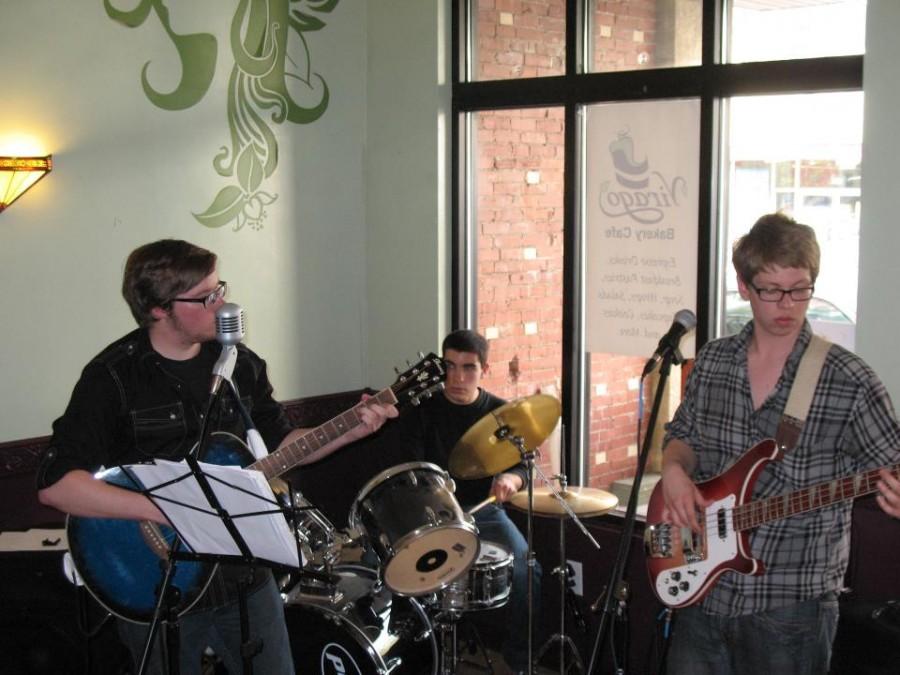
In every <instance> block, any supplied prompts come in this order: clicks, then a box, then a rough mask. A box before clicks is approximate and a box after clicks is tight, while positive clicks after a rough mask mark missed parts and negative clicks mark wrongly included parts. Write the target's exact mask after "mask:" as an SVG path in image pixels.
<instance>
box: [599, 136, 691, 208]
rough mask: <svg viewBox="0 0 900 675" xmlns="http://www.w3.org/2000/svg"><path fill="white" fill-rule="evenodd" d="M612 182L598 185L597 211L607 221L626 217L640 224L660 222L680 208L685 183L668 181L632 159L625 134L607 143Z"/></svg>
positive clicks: (645, 162)
mask: <svg viewBox="0 0 900 675" xmlns="http://www.w3.org/2000/svg"><path fill="white" fill-rule="evenodd" d="M609 154H610V157H611V158H612V164H613V169H614V170H615V173H616V180H615V181H614V182H613V181H604V182H603V183H601V184H600V210H601V211H602V212H603V214H604V215H606V216H608V217H610V218H622V217H629V218H631V219H632V220H634V221H636V222H638V223H640V224H642V225H653V224H656V223H658V222H660V221H661V220H662V219H663V218H664V217H665V215H666V212H667V211H668V210H669V209H672V208H676V207H678V206H680V204H679V199H682V198H685V197H687V181H686V180H685V178H684V177H683V176H674V177H673V178H672V179H671V180H670V179H668V178H666V176H664V175H663V174H662V173H661V172H659V171H652V170H651V169H650V162H649V160H648V159H647V158H646V157H645V158H644V159H643V160H641V161H637V160H636V159H635V151H634V139H632V138H631V134H630V132H628V131H620V132H619V133H618V134H617V135H616V138H615V139H614V140H613V141H612V142H611V143H610V144H609Z"/></svg>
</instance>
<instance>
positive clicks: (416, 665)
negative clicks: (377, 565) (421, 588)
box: [284, 565, 438, 675]
mask: <svg viewBox="0 0 900 675" xmlns="http://www.w3.org/2000/svg"><path fill="white" fill-rule="evenodd" d="M332 574H333V575H334V576H335V577H336V578H337V582H336V583H334V584H329V583H323V582H321V581H310V582H301V583H300V584H298V585H297V586H296V587H295V588H294V589H293V590H292V591H291V592H290V593H289V594H288V596H287V601H286V604H285V610H284V611H285V620H286V622H287V628H288V634H289V635H290V640H291V653H292V654H293V657H294V669H295V670H296V671H297V673H298V675H338V674H341V675H343V674H346V675H387V674H388V673H390V674H391V675H427V674H428V673H431V675H435V674H436V673H437V667H438V651H437V642H436V640H435V637H434V634H433V630H432V627H431V622H430V621H429V620H428V615H427V614H426V613H425V611H424V610H423V609H422V607H421V606H420V605H419V603H418V602H417V601H416V600H415V599H413V598H404V597H400V596H394V595H392V594H391V592H390V591H389V590H388V589H387V588H385V587H384V586H383V584H382V583H381V581H380V580H379V579H378V574H377V572H376V571H375V570H372V569H370V568H368V567H362V566H360V565H341V566H338V567H335V568H334V569H333V570H332Z"/></svg>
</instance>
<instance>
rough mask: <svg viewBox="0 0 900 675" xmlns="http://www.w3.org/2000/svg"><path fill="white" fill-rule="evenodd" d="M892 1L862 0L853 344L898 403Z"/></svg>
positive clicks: (896, 93) (898, 103) (898, 23)
mask: <svg viewBox="0 0 900 675" xmlns="http://www.w3.org/2000/svg"><path fill="white" fill-rule="evenodd" d="M898 30H900V3H897V2H896V1H895V0H869V3H868V9H867V16H866V63H865V69H864V73H863V88H864V93H865V121H864V123H863V161H862V170H863V177H862V217H861V222H860V239H859V306H858V310H857V335H856V349H857V351H858V352H859V354H860V355H861V356H862V357H863V358H865V359H866V361H868V362H869V365H871V366H872V367H873V368H874V369H875V372H877V373H878V374H879V375H880V376H881V379H882V380H883V381H884V383H885V385H886V386H887V388H888V391H890V393H891V397H892V398H893V399H894V405H895V406H897V405H900V357H898V350H897V336H898V335H900V312H898V309H900V301H898V299H897V298H898V293H897V270H898V267H900V265H898V256H900V215H898V206H897V157H900V134H898V133H897V110H898V109H900V75H898V71H897V62H898V59H900V44H898V42H897V31H898Z"/></svg>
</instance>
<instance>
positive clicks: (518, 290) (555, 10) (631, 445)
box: [475, 0, 656, 487]
mask: <svg viewBox="0 0 900 675" xmlns="http://www.w3.org/2000/svg"><path fill="white" fill-rule="evenodd" d="M655 11H656V0H631V1H630V2H624V1H618V2H611V1H610V2H604V1H602V0H599V1H598V2H596V3H595V16H594V36H595V37H594V43H593V47H594V53H595V59H594V61H595V67H596V68H598V69H603V70H621V69H625V68H629V69H630V68H637V67H647V66H652V65H653V63H652V62H653V59H652V55H653V53H654V40H655V31H654V25H655V18H654V17H655ZM477 12H478V16H477V29H476V30H477V75H476V77H477V79H509V78H518V77H539V76H546V75H560V74H562V73H564V71H565V62H564V57H565V21H564V13H565V3H564V1H563V0H479V2H478V4H477ZM475 120H476V121H475V129H476V133H477V137H476V157H477V181H476V200H477V201H476V203H477V215H476V221H477V278H478V281H477V303H478V306H477V326H478V329H479V330H480V331H481V332H483V333H484V334H485V335H486V336H487V337H488V338H489V340H490V343H491V364H492V370H491V372H490V373H489V375H488V377H487V379H486V381H485V385H486V386H487V388H488V389H490V390H491V391H493V392H495V393H497V394H498V395H500V396H504V397H505V398H509V399H512V398H518V397H521V396H527V395H530V394H534V393H537V392H540V391H550V392H558V391H559V388H560V385H561V383H560V376H561V372H562V302H563V297H562V286H563V279H562V257H563V237H562V234H563V231H562V215H563V166H564V153H563V143H564V117H563V110H562V109H560V108H530V109H517V110H501V111H483V112H478V113H476V114H475ZM643 361H644V360H643V359H640V358H634V357H625V356H619V355H614V354H595V355H592V357H591V372H590V382H591V410H590V431H589V438H590V448H589V449H588V453H589V457H590V460H589V463H590V484H591V485H593V486H600V487H607V486H608V485H609V484H610V483H611V482H612V481H613V480H615V479H617V478H620V477H623V476H627V475H629V474H632V473H633V472H634V463H635V459H634V453H635V450H636V445H635V444H636V436H635V431H636V424H637V416H638V406H637V394H638V392H637V391H636V386H637V376H638V375H639V373H640V369H641V367H642V366H643ZM547 450H549V451H550V453H551V454H552V452H553V450H552V449H550V448H547ZM540 464H541V465H542V466H543V467H544V468H545V469H547V470H548V471H549V469H550V459H549V455H544V456H543V458H542V459H541V461H540Z"/></svg>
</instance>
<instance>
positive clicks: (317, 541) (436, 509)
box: [285, 394, 617, 675]
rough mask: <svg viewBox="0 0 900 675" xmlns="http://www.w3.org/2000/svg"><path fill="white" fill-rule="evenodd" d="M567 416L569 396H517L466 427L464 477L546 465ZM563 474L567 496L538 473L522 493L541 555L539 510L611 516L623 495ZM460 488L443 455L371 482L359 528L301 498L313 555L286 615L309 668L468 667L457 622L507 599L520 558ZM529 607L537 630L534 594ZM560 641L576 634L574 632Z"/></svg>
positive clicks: (456, 457)
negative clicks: (348, 554) (485, 536)
mask: <svg viewBox="0 0 900 675" xmlns="http://www.w3.org/2000/svg"><path fill="white" fill-rule="evenodd" d="M558 419H559V401H557V400H556V399H555V398H553V397H551V396H546V395H540V394H539V395H535V396H531V397H527V398H523V399H517V400H515V401H511V402H510V403H507V404H505V405H503V406H501V407H500V408H498V409H496V410H495V411H493V412H492V413H489V414H488V415H487V416H485V417H484V418H482V419H481V420H479V421H478V422H476V423H475V425H474V426H473V427H472V428H471V429H469V430H468V431H467V432H466V434H465V435H464V436H463V438H461V439H460V441H459V442H458V443H457V444H456V446H454V448H453V450H452V452H451V456H450V471H451V473H452V474H453V475H454V476H456V477H458V478H463V479H470V478H483V477H487V476H492V475H494V474H496V473H500V472H502V471H504V470H506V469H509V468H511V467H512V466H514V465H516V464H518V463H519V462H520V461H522V460H523V458H524V459H525V460H526V463H527V464H528V465H529V469H532V468H534V469H537V471H538V472H540V469H539V468H537V467H535V466H534V464H533V457H534V451H535V449H536V448H537V446H538V445H539V444H540V443H541V442H543V440H544V439H545V438H546V437H547V436H548V435H549V434H550V432H551V431H553V428H554V427H555V426H556V422H557V420H558ZM505 441H509V442H505ZM528 448H530V450H529V449H528ZM530 473H531V472H529V475H530ZM562 484H563V493H562V494H560V493H559V492H558V491H556V490H555V489H554V488H553V487H552V486H550V488H549V490H545V489H541V490H538V491H532V489H531V485H530V482H529V486H528V487H529V490H528V493H527V494H526V493H517V494H516V495H514V497H513V499H512V500H511V503H512V505H514V506H516V507H518V508H523V509H524V510H526V511H527V512H528V517H529V532H528V550H529V555H530V556H533V553H531V551H532V546H531V522H530V518H531V514H532V512H535V511H536V512H538V513H539V514H543V515H548V516H557V517H558V516H560V515H563V516H564V515H565V514H566V513H568V514H569V515H572V516H575V512H574V511H573V506H574V507H575V510H576V511H580V512H581V513H582V514H583V515H585V514H586V515H599V514H600V513H605V512H606V511H609V510H611V509H612V508H614V507H615V505H616V503H617V501H616V498H615V496H613V495H610V494H609V493H604V492H602V491H600V490H593V492H594V493H602V498H600V499H597V498H594V497H593V496H592V495H591V494H589V491H590V489H589V488H576V489H575V490H576V491H575V492H566V490H565V481H564V479H563V480H562ZM455 489H456V486H455V483H454V481H453V479H452V478H451V476H450V474H449V473H447V472H446V471H444V470H443V469H441V468H440V467H438V466H436V465H434V464H430V463H427V462H408V463H405V464H400V465H398V466H394V467H391V468H389V469H387V470H385V471H382V472H381V473H379V474H378V475H377V476H375V477H374V478H372V480H370V481H369V482H368V483H367V484H366V485H365V486H364V487H363V488H362V490H360V492H359V494H358V495H357V497H356V499H355V500H354V502H353V504H352V506H351V508H350V513H349V525H350V528H349V532H350V534H348V533H344V532H340V531H338V530H336V529H335V528H334V527H333V526H332V525H331V523H329V522H328V520H327V518H325V517H324V516H323V515H322V514H321V513H319V512H318V511H317V510H316V509H315V508H314V507H313V506H312V505H311V504H309V503H308V502H307V501H306V500H304V499H303V498H302V496H296V497H295V498H296V499H298V500H299V508H298V509H295V510H297V511H298V512H299V513H300V514H301V515H300V517H299V525H298V528H297V529H298V538H299V544H300V548H301V551H302V553H303V556H304V558H305V560H306V561H307V564H306V567H305V568H304V570H303V571H304V574H301V576H300V578H299V581H296V583H294V585H293V587H291V588H288V589H286V592H285V600H286V604H285V616H286V621H287V626H288V632H289V634H290V639H291V650H292V653H293V656H294V665H295V668H296V670H297V672H298V673H303V674H304V675H306V674H309V673H320V674H321V675H333V674H337V673H348V674H353V675H368V674H370V673H371V674H377V675H387V674H388V673H391V674H392V675H426V674H427V673H431V674H432V675H437V674H438V673H440V675H451V674H452V673H454V672H456V669H457V666H458V665H459V658H458V655H457V651H456V626H457V622H458V621H459V620H460V619H461V618H462V617H463V615H464V614H465V613H466V612H475V611H481V610H487V609H494V608H497V607H501V606H503V605H504V604H506V602H507V600H508V599H509V594H510V590H511V587H512V586H511V584H512V570H513V556H512V554H511V553H510V552H509V551H508V550H506V549H505V548H504V547H503V546H501V545H499V544H497V543H495V542H489V541H481V540H479V537H478V531H477V529H476V527H475V525H474V520H473V518H472V513H474V512H475V511H476V510H477V509H478V508H481V506H484V505H485V504H487V503H489V501H491V500H485V502H482V503H481V504H479V505H477V506H475V507H474V508H473V509H471V510H470V511H469V512H465V511H463V510H462V508H461V507H460V505H459V503H458V502H457V500H456V497H455V496H454V492H455ZM577 490H584V491H585V492H583V493H579V492H577ZM535 495H536V497H535ZM573 497H574V501H573ZM535 499H536V501H535ZM588 511H589V513H588ZM576 521H577V517H576ZM579 525H580V523H579ZM561 528H562V522H561ZM582 529H583V526H582ZM560 531H561V535H560V542H561V546H563V545H564V544H563V541H562V529H561V530H560ZM585 532H586V530H585ZM588 536H590V535H588ZM360 544H367V545H368V547H369V548H370V549H371V550H372V551H373V552H374V554H375V555H376V556H377V559H378V567H377V568H376V569H373V568H371V567H368V566H365V565H363V564H355V563H349V562H344V561H343V559H342V558H343V552H344V551H348V550H350V549H351V547H352V546H354V545H357V546H358V545H360ZM561 565H562V566H564V565H565V555H564V553H563V555H562V558H561ZM530 572H531V569H530V568H529V576H530ZM529 581H530V579H529ZM565 581H566V580H565V579H562V583H563V584H565ZM529 585H530V584H529ZM564 588H565V586H564V585H563V589H564ZM528 606H529V610H528V611H529V629H530V627H531V625H532V617H531V614H532V606H533V603H532V599H531V598H529V605H528ZM555 639H560V640H562V641H564V642H565V641H567V640H568V638H566V637H565V634H564V632H563V633H562V634H561V635H560V634H557V635H554V636H553V637H552V638H551V641H552V640H555ZM529 645H530V641H529ZM548 645H549V643H548ZM561 653H562V651H561ZM576 657H577V654H576ZM529 663H530V662H529ZM488 664H490V662H488ZM561 668H562V661H561ZM560 672H563V669H561V670H560Z"/></svg>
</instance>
